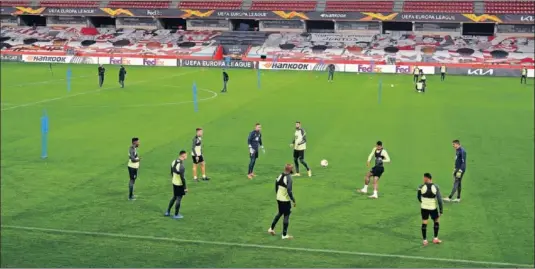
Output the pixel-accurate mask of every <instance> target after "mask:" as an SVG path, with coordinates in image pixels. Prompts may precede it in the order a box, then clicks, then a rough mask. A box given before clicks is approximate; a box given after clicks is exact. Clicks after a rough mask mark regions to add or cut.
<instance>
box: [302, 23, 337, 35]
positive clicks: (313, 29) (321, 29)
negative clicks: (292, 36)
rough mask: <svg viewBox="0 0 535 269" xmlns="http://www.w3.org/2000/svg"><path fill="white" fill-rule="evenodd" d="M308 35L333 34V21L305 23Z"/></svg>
mask: <svg viewBox="0 0 535 269" xmlns="http://www.w3.org/2000/svg"><path fill="white" fill-rule="evenodd" d="M305 25H306V29H307V32H309V33H334V21H305Z"/></svg>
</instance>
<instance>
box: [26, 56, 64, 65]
mask: <svg viewBox="0 0 535 269" xmlns="http://www.w3.org/2000/svg"><path fill="white" fill-rule="evenodd" d="M71 58H72V56H46V55H23V56H22V60H23V61H24V62H28V63H69V62H70V60H71Z"/></svg>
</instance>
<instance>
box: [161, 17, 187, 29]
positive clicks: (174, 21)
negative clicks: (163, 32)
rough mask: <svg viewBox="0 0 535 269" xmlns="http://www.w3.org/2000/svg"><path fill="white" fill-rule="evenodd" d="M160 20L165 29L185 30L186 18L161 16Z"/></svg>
mask: <svg viewBox="0 0 535 269" xmlns="http://www.w3.org/2000/svg"><path fill="white" fill-rule="evenodd" d="M160 22H161V24H162V26H163V28H165V29H173V30H187V24H186V20H185V19H182V18H161V19H160Z"/></svg>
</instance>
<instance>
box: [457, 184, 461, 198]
mask: <svg viewBox="0 0 535 269" xmlns="http://www.w3.org/2000/svg"><path fill="white" fill-rule="evenodd" d="M457 199H461V181H460V180H459V185H458V186H457Z"/></svg>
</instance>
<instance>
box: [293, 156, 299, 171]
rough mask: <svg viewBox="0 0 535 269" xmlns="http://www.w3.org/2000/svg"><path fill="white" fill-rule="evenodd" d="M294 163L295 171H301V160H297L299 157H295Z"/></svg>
mask: <svg viewBox="0 0 535 269" xmlns="http://www.w3.org/2000/svg"><path fill="white" fill-rule="evenodd" d="M294 165H295V172H296V173H299V162H298V161H297V158H294Z"/></svg>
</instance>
